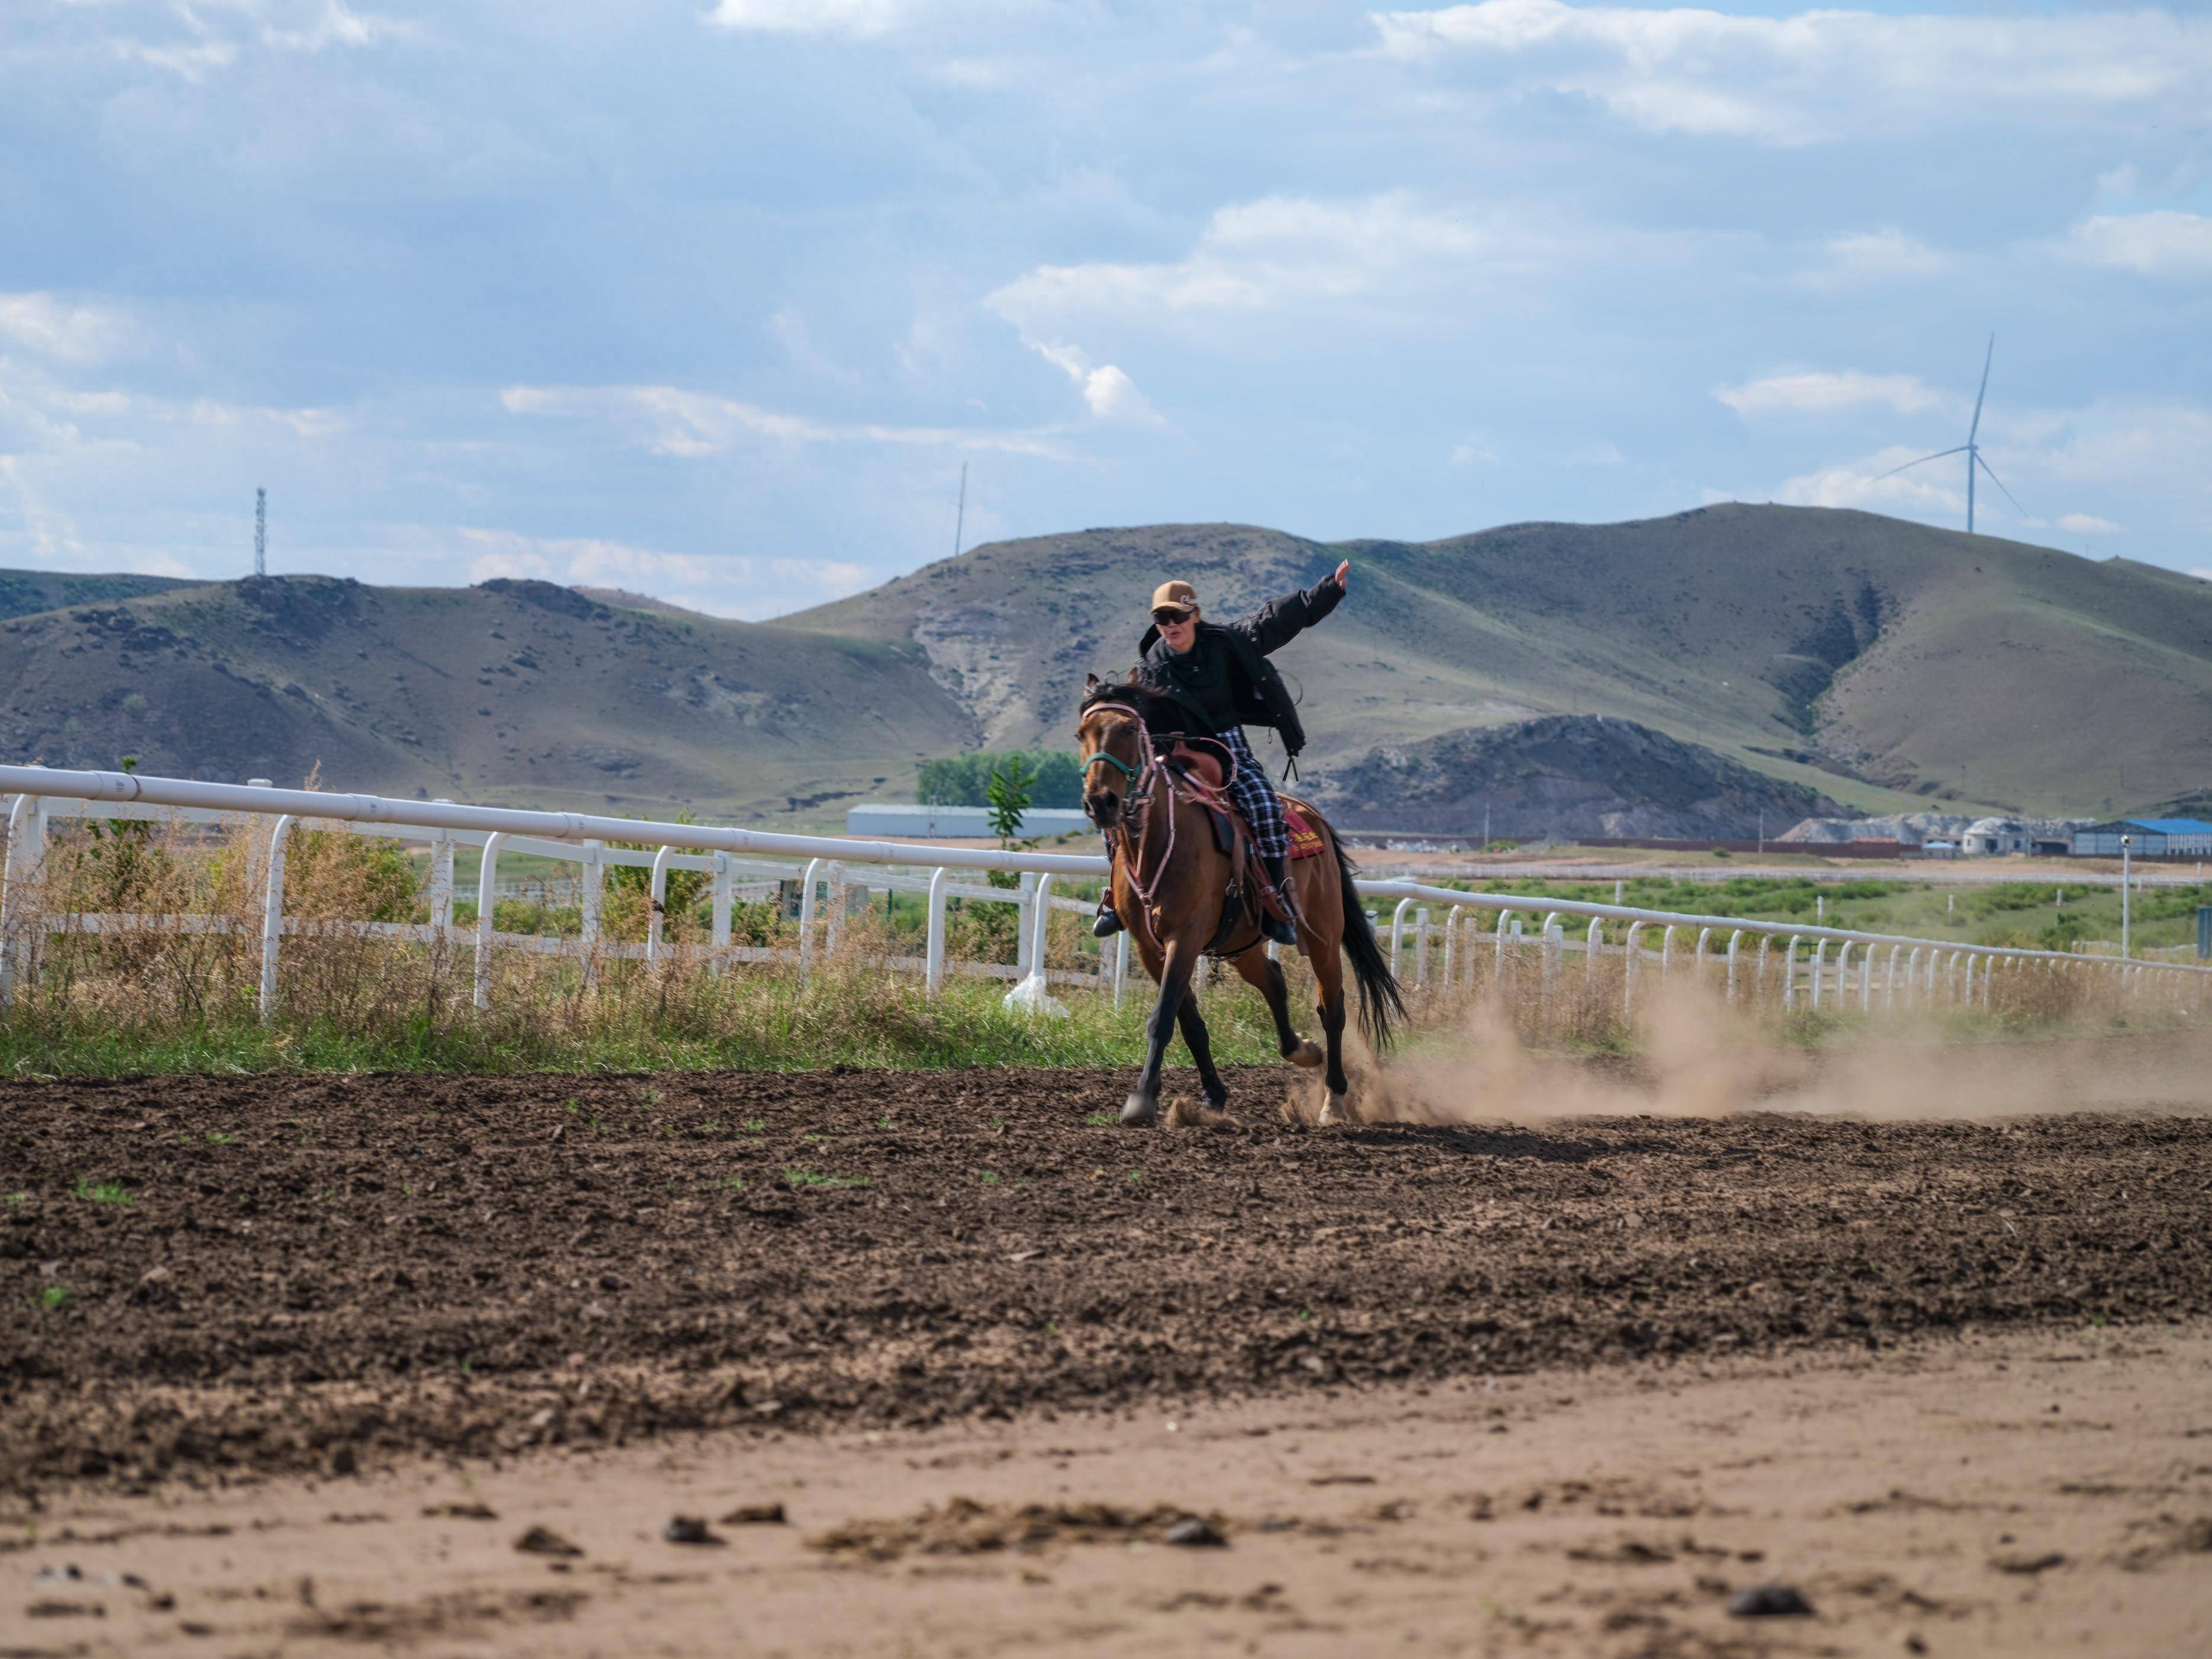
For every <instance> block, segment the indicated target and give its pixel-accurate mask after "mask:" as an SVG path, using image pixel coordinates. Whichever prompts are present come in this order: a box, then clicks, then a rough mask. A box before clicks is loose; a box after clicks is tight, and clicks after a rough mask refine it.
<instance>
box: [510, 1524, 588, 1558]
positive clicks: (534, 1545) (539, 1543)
mask: <svg viewBox="0 0 2212 1659" xmlns="http://www.w3.org/2000/svg"><path fill="white" fill-rule="evenodd" d="M514 1547H515V1548H517V1549H518V1550H520V1551H521V1552H522V1553H524V1554H525V1555H581V1554H582V1553H583V1551H581V1550H580V1549H578V1548H577V1547H575V1546H574V1544H572V1543H570V1542H569V1541H568V1540H567V1539H565V1538H563V1537H562V1536H561V1534H559V1533H557V1532H555V1531H554V1530H553V1529H552V1528H550V1527H532V1528H531V1529H530V1530H529V1531H528V1532H526V1533H524V1534H522V1536H521V1537H520V1538H518V1539H516V1540H515V1541H514Z"/></svg>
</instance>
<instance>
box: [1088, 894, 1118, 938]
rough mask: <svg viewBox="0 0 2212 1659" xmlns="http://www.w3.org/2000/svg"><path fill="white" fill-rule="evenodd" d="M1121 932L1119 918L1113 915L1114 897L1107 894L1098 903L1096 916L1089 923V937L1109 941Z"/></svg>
mask: <svg viewBox="0 0 2212 1659" xmlns="http://www.w3.org/2000/svg"><path fill="white" fill-rule="evenodd" d="M1120 932H1121V917H1120V916H1118V915H1115V914H1114V896H1113V895H1112V894H1111V893H1109V894H1107V895H1106V896H1105V897H1104V898H1102V899H1100V900H1099V901H1098V914H1097V915H1096V916H1094V917H1092V918H1091V938H1093V939H1111V938H1113V937H1114V935H1115V934H1116V933H1120Z"/></svg>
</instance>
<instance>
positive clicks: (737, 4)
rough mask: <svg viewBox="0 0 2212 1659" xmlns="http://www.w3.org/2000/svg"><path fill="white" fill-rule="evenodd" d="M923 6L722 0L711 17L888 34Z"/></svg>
mask: <svg viewBox="0 0 2212 1659" xmlns="http://www.w3.org/2000/svg"><path fill="white" fill-rule="evenodd" d="M921 10H922V7H921V4H920V3H919V0H720V3H719V4H718V5H716V6H715V8H714V10H712V11H711V12H709V13H708V14H707V21H708V22H710V23H715V24H719V25H720V27H723V28H726V29H747V30H751V31H754V32H757V33H763V34H848V35H858V36H863V37H865V36H868V35H876V34H885V33H889V32H890V31H891V30H892V29H895V28H896V27H900V26H901V25H902V24H904V23H907V22H909V21H912V20H913V19H914V18H915V15H917V14H918V13H920V12H921Z"/></svg>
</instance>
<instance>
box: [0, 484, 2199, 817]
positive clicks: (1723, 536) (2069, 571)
mask: <svg viewBox="0 0 2212 1659" xmlns="http://www.w3.org/2000/svg"><path fill="white" fill-rule="evenodd" d="M1345 556H1350V557H1351V559H1352V565H1353V571H1354V575H1353V586H1352V599H1351V601H1350V602H1349V603H1348V604H1347V605H1345V606H1344V607H1343V608H1342V609H1340V611H1338V612H1337V613H1336V614H1335V615H1334V617H1330V618H1329V619H1328V622H1326V623H1323V624H1322V626H1321V627H1319V628H1318V629H1315V630H1314V631H1313V632H1312V633H1310V634H1309V635H1305V636H1304V638H1302V639H1299V640H1297V641H1294V642H1293V643H1292V644H1291V646H1289V647H1287V648H1286V649H1285V651H1284V652H1283V653H1282V654H1281V655H1280V656H1279V657H1278V659H1277V661H1278V662H1279V664H1280V665H1282V667H1283V669H1284V670H1285V673H1286V674H1287V676H1288V677H1289V678H1290V681H1291V685H1292V687H1293V689H1294V690H1297V691H1298V692H1299V693H1300V694H1301V695H1302V696H1303V698H1304V707H1305V715H1306V724H1307V726H1308V729H1309V731H1310V734H1311V738H1312V747H1311V749H1310V750H1309V752H1308V756H1307V757H1306V769H1307V770H1308V771H1309V772H1310V773H1312V774H1314V775H1316V781H1317V782H1318V781H1320V780H1321V779H1322V778H1323V777H1324V776H1325V775H1327V774H1328V773H1329V772H1330V770H1331V769H1336V770H1339V771H1342V772H1345V773H1346V774H1347V775H1348V774H1349V773H1350V772H1351V771H1352V769H1354V768H1356V767H1357V766H1358V764H1359V763H1361V762H1363V761H1364V759H1365V758H1366V757H1367V756H1368V755H1369V753H1370V750H1376V749H1377V748H1401V749H1402V748H1405V747H1406V746H1407V745H1412V744H1419V743H1421V742H1423V741H1424V740H1426V739H1430V738H1437V737H1440V736H1442V735H1443V734H1444V733H1448V732H1461V731H1463V730H1464V729H1465V728H1468V727H1471V726H1499V725H1504V724H1505V723H1508V722H1511V721H1517V720H1530V719H1534V718H1537V717H1541V716H1547V715H1554V714H1606V715H1610V716H1619V717H1621V718H1624V719H1626V720H1632V721H1635V722H1637V723H1638V724H1639V725H1642V726H1649V727H1652V728H1654V729H1655V730H1656V731H1658V732H1664V733H1666V734H1668V736H1669V737H1672V738H1678V739H1680V740H1682V741H1684V742H1687V743H1692V744H1700V745H1703V746H1705V747H1706V748H1709V749H1712V750H1717V751H1719V752H1720V754H1721V755H1723V757H1728V758H1729V759H1732V760H1735V761H1737V762H1741V763H1744V764H1746V765H1748V766H1750V767H1751V768H1753V769H1754V770H1757V771H1759V772H1763V773H1765V774H1766V775H1769V776H1771V777H1773V778H1776V779H1779V780H1781V781H1784V782H1785V783H1788V784H1790V785H1795V786H1800V787H1806V788H1810V789H1814V790H1818V791H1820V793H1823V794H1825V795H1826V796H1829V797H1831V798H1832V799H1835V800H1837V801H1838V802H1841V803H1844V805H1847V806H1849V807H1851V808H1853V809H1856V810H1859V811H1881V812H1887V811H1907V810H1912V809H1914V808H1918V807H1924V806H1928V805H1934V804H1936V803H1938V802H1941V803H1944V804H1946V805H1951V806H1952V807H1953V808H1954V810H1961V809H1966V810H1971V809H1978V808H1983V807H1991V806H2002V807H2007V808H2016V809H2020V810H2025V811H2035V812H2050V813H2058V812H2067V813H2087V814H2100V815H2101V814H2104V813H2106V812H2108V811H2120V810H2130V811H2132V810H2138V809H2141V808H2143V807H2146V806H2148V805H2152V804H2154V803H2158V802H2179V801H2198V800H2203V799H2212V584H2207V583H2204V582H2202V581H2199V580H2196V579H2194V578H2191V577H2185V576H2181V575H2179V574H2174V573H2172V572H2169V571H2164V570H2159V569H2154V568H2148V567H2146V566H2142V565H2136V564H2130V563H2127V562H2122V561H2117V560H2115V561H2112V562H2105V563H2094V562H2090V561H2087V560H2085V559H2081V558H2076V557H2075V556H2072V555H2069V554H2065V553H2058V552H2054V551H2051V550H2049V549H2045V548H2037V547H2030V546H2027V545H2024V544H2020V543H2015V542H2006V541H2001V540H1997V539H1996V538H1990V537H1972V538H1969V537H1966V536H1963V535H1960V534H1957V533H1955V532H1948V531H1941V530H1933V529H1929V528H1928V527H1927V526H1922V525H1914V524H1906V523H1903V522H1900V521H1899V520H1893V519H1884V518H1879V517H1876V516H1875V515H1873V514H1869V513H1842V512H1832V511H1826V510H1823V509H1819V508H1809V507H1710V508H1705V509H1702V510H1699V511H1697V512H1692V513H1680V514H1677V515H1675V516H1674V517H1672V518H1666V519H1654V520H1643V521H1639V522H1636V523H1631V524H1619V525H1596V526H1583V525H1513V526H1505V527H1504V528H1501V529H1497V530H1490V531H1485V532H1481V533H1480V534H1478V535H1472V536H1462V537H1456V538H1452V539H1450V540H1448V541H1441V542H1431V543H1425V544H1405V543H1397V542H1375V541H1370V542H1352V543H1347V544H1343V545H1341V546H1334V545H1324V544H1319V543H1315V542H1311V541H1305V540H1302V539H1300V538H1297V537H1295V536H1290V535H1285V534H1283V533H1281V532H1276V531H1271V530H1261V529H1254V528H1251V527H1249V526H1237V525H1166V526H1150V527H1146V528H1140V529H1132V530H1094V531H1085V532H1081V533H1078V534H1068V535H1061V536H1046V537H1038V538H1032V539H1030V540H1025V541H1017V542H1005V543H1000V544H993V545H989V546H985V547H979V548H976V549H974V550H971V551H969V552H968V553H965V554H963V555H962V556H960V557H958V558H957V559H951V560H947V561H945V562H942V563H939V564H936V565H932V566H930V567H928V568H926V569H923V570H921V571H918V572H916V573H915V574H913V575H911V576H907V577H903V578H901V579H900V580H896V581H893V582H890V583H887V584H885V585H884V586H882V587H879V588H877V589H875V590H873V591H872V592H867V593H863V594H860V595H858V596H856V597H854V598H853V599H846V600H842V601H840V602H839V603H837V604H835V605H825V606H823V607H821V608H819V609H817V610H814V611H806V612H803V613H801V614H800V615H799V616H795V617H787V618H784V619H782V620H781V621H780V622H778V623H771V624H764V625H763V624H749V623H735V622H724V621H720V620H719V619H716V618H714V617H704V616H701V615H698V614H696V613H694V612H690V611H681V610H678V609H677V608H676V607H673V606H669V605H662V604H660V603H659V602H658V601H655V600H652V599H647V598H645V597H644V596H641V595H637V594H630V593H624V592H619V591H614V590H609V591H605V592H590V593H580V592H574V591H572V590H569V589H567V588H560V587H555V586H550V585H549V584H546V583H543V582H508V581H498V582H489V583H486V584H484V585H483V586H480V587H472V588H465V589H428V588H423V589H412V588H374V587H367V586H362V585H361V584H359V583H357V582H350V581H337V580H329V579H325V578H318V577H271V578H265V579H248V580H243V581H237V582H221V583H210V584H201V585H191V584H182V583H176V582H173V581H169V580H166V579H163V578H157V577H138V576H105V577H103V576H60V575H52V574H43V573H33V572H0V751H4V752H5V753H7V754H8V755H9V756H10V757H20V758H26V759H27V758H40V759H43V760H45V761H46V762H47V763H50V764H54V765H70V764H82V765H112V764H114V763H115V762H116V760H117V759H118V757H120V756H122V755H125V754H135V755H137V756H138V757H139V759H140V763H141V764H142V765H143V767H145V769H148V770H149V771H162V772H179V773H184V774H187V775H200V776H205V777H215V778H242V777H245V776H247V775H255V776H264V777H270V778H275V779H279V780H283V781H296V780H298V779H299V778H301V777H303V776H305V775H307V772H308V771H309V770H310V769H312V768H313V767H314V766H315V765H316V764H318V763H319V764H320V765H321V767H322V770H323V775H324V777H325V780H327V781H328V782H329V783H330V785H331V787H346V788H356V789H369V790H376V791H380V792H385V793H400V794H405V793H416V792H417V791H420V792H421V793H424V794H428V795H440V794H446V795H453V796H455V797H457V798H461V799H489V800H504V801H513V802H517V803H541V804H544V805H563V806H574V807H583V806H591V807H598V808H603V809H607V808H611V809H613V810H617V811H647V810H653V811H666V810H671V809H673V808H677V807H680V806H683V805H691V806H693V807H694V808H695V809H696V810H697V811H700V812H702V814H709V815H713V816H715V817H736V818H738V820H740V821H744V820H755V821H766V822H769V823H778V824H781V825H785V826H787V827H799V826H804V827H810V828H811V827H819V826H823V825H828V824H831V823H836V822H837V821H838V820H839V818H840V817H841V815H842V808H843V806H844V805H846V804H847V803H848V802H849V801H851V800H854V799H859V798H860V797H862V796H864V795H878V796H904V795H907V794H908V793H910V791H911V790H912V788H913V786H914V780H915V769H916V766H917V764H918V763H919V762H920V761H921V760H923V759H927V758H929V757H934V756H939V755H952V754H957V753H960V752H962V751H963V750H971V749H975V748H979V747H984V748H991V749H1010V748H1017V747H1018V748H1036V747H1054V748H1064V747H1066V746H1067V744H1068V743H1069V740H1070V736H1071V726H1072V724H1073V715H1074V711H1075V707H1076V702H1077V700H1078V697H1079V694H1080V691H1081V688H1082V684H1083V678H1084V676H1085V673H1086V672H1089V671H1093V670H1095V671H1097V672H1099V673H1102V674H1118V673H1120V672H1121V671H1124V670H1126V669H1127V667H1128V666H1129V665H1130V664H1131V662H1132V661H1133V659H1134V658H1135V655H1136V641H1137V636H1138V635H1139V633H1140V632H1141V631H1142V629H1143V627H1144V625H1145V618H1144V606H1145V601H1146V598H1147V597H1148V595H1149V594H1150V592H1151V591H1152V587H1153V586H1154V585H1155V584H1156V583H1158V581H1160V580H1162V579H1163V578H1164V577H1166V576H1169V575H1181V576H1185V577H1188V579H1190V580H1192V581H1194V582H1195V583H1196V584H1197V586H1198V588H1199V591H1200V595H1201V597H1202V598H1203V599H1205V600H1206V603H1207V606H1208V609H1209V610H1210V611H1213V612H1214V613H1215V614H1217V615H1218V614H1236V613H1239V612H1241V611H1245V610H1248V609H1249V608H1250V607H1251V606H1252V605H1255V604H1257V603H1258V602H1260V601H1261V600H1262V599H1267V598H1271V597H1273V596H1274V595H1276V594H1278V593H1281V592H1285V591H1287V590H1289V589H1291V588H1292V587H1296V586H1303V585H1305V584H1308V583H1311V582H1313V581H1316V580H1319V579H1320V578H1321V577H1322V575H1323V574H1326V573H1327V572H1328V570H1329V569H1331V568H1333V567H1334V565H1335V563H1336V562H1337V561H1338V560H1339V559H1340V558H1341V557H1345ZM1260 747H1261V754H1262V756H1263V757H1265V758H1267V759H1268V760H1270V761H1271V762H1273V761H1275V760H1277V759H1278V758H1279V755H1280V750H1279V749H1277V748H1276V747H1275V745H1274V744H1273V743H1272V742H1268V741H1264V740H1263V741H1262V742H1261V745H1260Z"/></svg>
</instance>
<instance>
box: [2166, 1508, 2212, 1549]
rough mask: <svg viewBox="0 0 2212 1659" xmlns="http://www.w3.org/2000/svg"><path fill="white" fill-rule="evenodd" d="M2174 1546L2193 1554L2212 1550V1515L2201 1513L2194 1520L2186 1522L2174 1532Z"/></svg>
mask: <svg viewBox="0 0 2212 1659" xmlns="http://www.w3.org/2000/svg"><path fill="white" fill-rule="evenodd" d="M2173 1547H2174V1548H2176V1549H2178V1550H2185V1551H2187V1552H2188V1553H2190V1554H2191V1555H2203V1554H2204V1553H2207V1552H2212V1515H2200V1516H2197V1518H2196V1519H2195V1520H2194V1521H2190V1522H2184V1523H2183V1525H2182V1528H2181V1530H2180V1531H2179V1532H2178V1533H2176V1534H2174V1539H2173Z"/></svg>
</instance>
